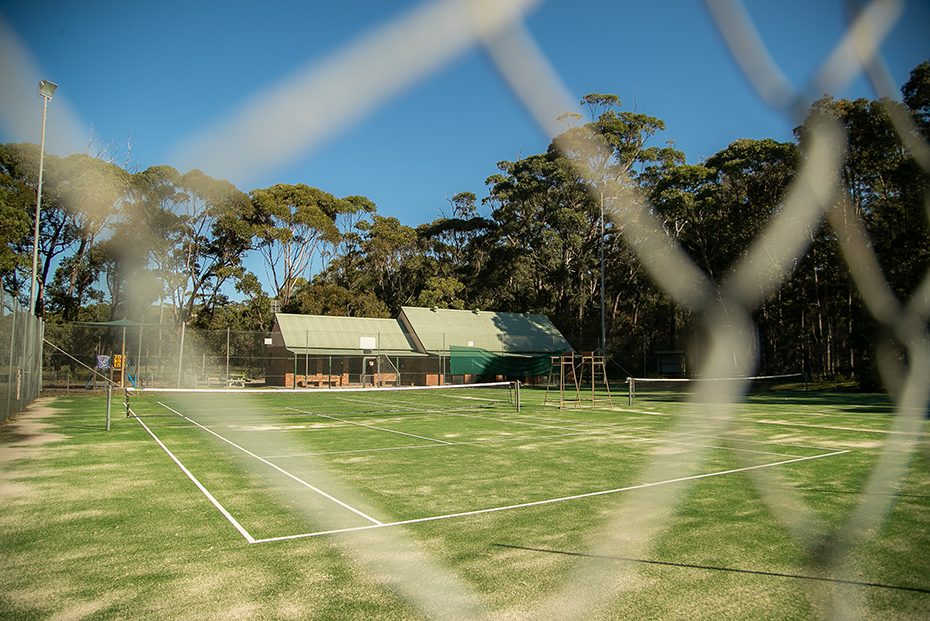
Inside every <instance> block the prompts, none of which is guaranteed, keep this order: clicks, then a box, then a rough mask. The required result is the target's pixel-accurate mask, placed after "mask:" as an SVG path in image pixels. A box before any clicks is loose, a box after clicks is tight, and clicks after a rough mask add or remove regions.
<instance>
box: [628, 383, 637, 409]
mask: <svg viewBox="0 0 930 621" xmlns="http://www.w3.org/2000/svg"><path fill="white" fill-rule="evenodd" d="M626 383H627V384H629V386H630V400H629V405H633V397H634V396H635V394H636V380H635V379H633V378H632V377H628V378H626Z"/></svg>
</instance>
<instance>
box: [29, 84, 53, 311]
mask: <svg viewBox="0 0 930 621" xmlns="http://www.w3.org/2000/svg"><path fill="white" fill-rule="evenodd" d="M56 88H58V85H57V84H55V83H53V82H49V81H48V80H40V81H39V97H41V98H42V99H43V100H44V103H43V105H42V142H41V146H40V147H39V189H38V192H37V194H36V228H35V235H34V236H33V240H32V286H31V287H30V288H29V313H30V314H31V315H32V316H33V317H34V316H35V314H36V284H37V283H38V280H39V278H38V273H37V269H38V266H39V214H40V212H41V211H42V173H43V170H44V164H45V116H46V113H47V112H48V102H49V100H50V99H51V98H52V96H53V95H54V94H55V89H56Z"/></svg>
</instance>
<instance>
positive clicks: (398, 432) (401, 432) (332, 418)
mask: <svg viewBox="0 0 930 621" xmlns="http://www.w3.org/2000/svg"><path fill="white" fill-rule="evenodd" d="M287 409H288V410H292V411H294V412H300V413H301V414H310V415H312V416H319V417H320V418H328V419H330V420H335V421H339V422H340V423H347V424H349V425H357V426H359V427H366V428H368V429H374V430H375V431H384V432H387V433H396V434H398V435H401V436H407V437H408V438H416V439H417V440H427V441H429V442H437V443H439V444H452V443H451V442H446V441H444V440H437V439H436V438H427V437H426V436H417V435H414V434H412V433H404V432H403V431H394V430H393V429H385V428H383V427H375V426H374V425H366V424H365V423H356V422H355V421H351V420H345V419H342V418H337V417H335V416H330V415H328V414H315V413H313V412H307V411H305V410H298V409H297V408H292V407H288V408H287Z"/></svg>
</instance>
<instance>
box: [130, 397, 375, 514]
mask: <svg viewBox="0 0 930 621" xmlns="http://www.w3.org/2000/svg"><path fill="white" fill-rule="evenodd" d="M158 404H159V405H160V406H162V407H164V408H166V409H168V410H171V411H172V412H174V413H175V414H177V415H178V416H180V417H181V418H183V419H185V420H187V421H190V422H191V423H193V424H195V425H197V426H198V427H200V428H201V429H203V430H204V431H206V432H207V433H211V434H213V435H214V436H216V437H217V438H219V439H220V440H222V441H223V442H225V443H227V444H229V445H230V446H233V447H235V448H237V449H239V450H240V451H242V452H243V453H245V454H246V455H248V456H249V457H254V458H255V459H257V460H258V461H260V462H262V463H263V464H266V465H268V466H271V467H272V468H274V469H275V470H277V471H278V472H280V473H281V474H283V475H284V476H286V477H288V478H290V479H293V480H294V481H296V482H297V483H300V484H301V485H303V486H304V487H306V488H307V489H309V490H312V491H314V492H316V493H317V494H319V495H320V496H323V497H324V498H326V499H328V500H331V501H333V502H334V503H336V504H337V505H339V506H340V507H343V508H344V509H348V510H349V511H351V512H352V513H354V514H356V515H358V516H360V517H363V518H365V519H366V520H368V521H369V522H371V523H372V524H374V525H375V526H380V525H381V522H380V521H378V520H376V519H375V518H373V517H371V516H369V515H365V514H364V513H362V512H361V511H359V510H358V509H356V508H355V507H352V506H350V505H348V504H346V503H344V502H342V501H341V500H339V499H338V498H336V497H334V496H331V495H329V494H327V493H326V492H324V491H323V490H321V489H319V488H318V487H314V486H313V485H311V484H309V483H307V482H306V481H303V480H301V479H299V478H297V477H296V476H294V475H293V474H291V473H290V472H288V471H287V470H284V469H283V468H281V467H280V466H276V465H275V464H273V463H271V462H270V461H268V460H267V459H264V458H262V457H259V456H258V455H256V454H255V453H253V452H252V451H249V450H248V449H245V448H243V447H241V446H239V445H238V444H236V443H235V442H233V441H231V440H227V439H226V438H224V437H223V436H221V435H220V434H218V433H216V432H215V431H213V430H212V429H208V428H207V427H204V426H203V425H201V424H200V423H198V422H197V421H195V420H193V419H191V418H189V417H187V416H184V415H183V414H181V413H180V412H178V411H177V410H174V409H172V408H170V407H168V406H167V405H165V404H164V403H161V402H160V401H159V402H158ZM149 433H151V432H149ZM153 437H154V434H153ZM182 467H183V466H182Z"/></svg>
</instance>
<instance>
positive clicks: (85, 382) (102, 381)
mask: <svg viewBox="0 0 930 621" xmlns="http://www.w3.org/2000/svg"><path fill="white" fill-rule="evenodd" d="M109 323H111V324H115V325H107V322H102V323H58V324H48V326H47V328H46V335H45V338H46V344H47V346H46V348H45V355H44V361H43V364H44V368H45V388H46V389H56V390H72V389H74V390H82V389H87V390H92V389H95V388H101V389H102V388H105V387H106V383H107V381H109V380H112V381H113V382H115V384H116V385H117V386H122V387H146V388H148V387H153V388H154V387H159V388H175V387H184V388H197V387H207V386H209V387H214V388H215V387H221V386H230V385H237V386H243V385H245V384H263V383H264V381H265V376H266V371H267V369H268V368H270V366H271V365H274V364H275V363H278V362H280V361H276V360H275V358H274V355H273V354H271V353H270V352H269V351H268V344H267V343H266V341H267V340H268V339H269V337H270V333H268V332H256V331H241V330H202V329H193V328H188V327H186V326H181V327H175V326H173V325H159V324H133V323H132V322H109ZM120 324H122V325H120Z"/></svg>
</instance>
